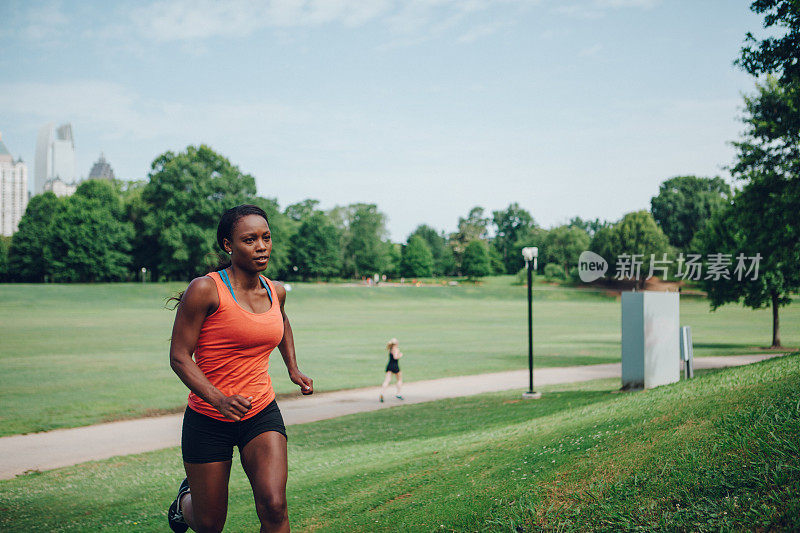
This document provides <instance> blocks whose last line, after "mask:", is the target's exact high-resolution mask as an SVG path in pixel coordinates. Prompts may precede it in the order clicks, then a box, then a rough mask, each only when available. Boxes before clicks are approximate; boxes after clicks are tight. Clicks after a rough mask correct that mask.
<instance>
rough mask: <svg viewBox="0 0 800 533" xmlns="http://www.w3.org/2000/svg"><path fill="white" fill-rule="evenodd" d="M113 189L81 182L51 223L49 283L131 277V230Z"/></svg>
mask: <svg viewBox="0 0 800 533" xmlns="http://www.w3.org/2000/svg"><path fill="white" fill-rule="evenodd" d="M123 214H124V208H123V203H122V198H121V197H120V195H119V192H118V190H117V189H116V188H115V186H114V184H112V183H110V182H108V181H105V180H88V181H84V182H83V183H82V184H81V185H80V186H79V187H78V189H77V191H76V192H75V194H73V195H72V196H70V197H68V198H65V199H64V201H63V202H62V203H61V206H60V209H58V211H56V214H55V216H54V217H53V225H52V229H51V230H52V237H51V243H50V254H51V265H52V276H53V279H54V280H55V281H122V280H125V279H126V278H128V277H129V275H130V273H131V269H130V267H131V255H130V251H131V248H132V246H131V241H132V240H133V225H132V224H131V223H130V222H128V221H127V220H125V218H124V216H123Z"/></svg>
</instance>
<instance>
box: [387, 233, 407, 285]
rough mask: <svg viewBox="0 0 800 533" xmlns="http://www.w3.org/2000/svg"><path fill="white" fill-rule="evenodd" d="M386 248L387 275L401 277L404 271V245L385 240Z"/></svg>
mask: <svg viewBox="0 0 800 533" xmlns="http://www.w3.org/2000/svg"><path fill="white" fill-rule="evenodd" d="M383 244H384V248H385V250H386V252H385V253H386V269H385V272H386V276H387V277H389V278H399V277H401V276H402V275H403V273H402V261H403V250H402V248H403V245H401V244H399V243H394V242H392V241H389V240H386V241H384V242H383Z"/></svg>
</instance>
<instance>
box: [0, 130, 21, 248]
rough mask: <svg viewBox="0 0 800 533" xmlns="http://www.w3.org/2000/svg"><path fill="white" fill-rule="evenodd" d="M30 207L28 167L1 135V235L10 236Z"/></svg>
mask: <svg viewBox="0 0 800 533" xmlns="http://www.w3.org/2000/svg"><path fill="white" fill-rule="evenodd" d="M27 207H28V167H27V165H26V164H25V163H23V162H22V160H21V159H17V160H16V161H15V160H14V157H13V156H12V155H11V153H10V152H9V151H8V148H6V145H5V144H3V138H2V136H0V235H4V236H6V237H10V236H11V235H13V234H14V233H15V232H16V231H17V228H18V227H19V221H20V220H21V219H22V215H23V214H25V208H27Z"/></svg>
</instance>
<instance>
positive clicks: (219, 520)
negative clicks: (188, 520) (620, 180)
mask: <svg viewBox="0 0 800 533" xmlns="http://www.w3.org/2000/svg"><path fill="white" fill-rule="evenodd" d="M194 522H195V526H196V527H197V530H196V531H197V532H198V533H220V532H221V531H222V529H223V528H224V527H225V516H224V515H223V516H222V517H215V516H198V517H195V520H194Z"/></svg>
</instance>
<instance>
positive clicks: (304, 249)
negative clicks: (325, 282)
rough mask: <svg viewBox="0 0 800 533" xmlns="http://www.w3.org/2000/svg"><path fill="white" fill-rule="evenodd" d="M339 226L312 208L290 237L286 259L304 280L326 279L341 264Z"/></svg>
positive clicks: (338, 268)
mask: <svg viewBox="0 0 800 533" xmlns="http://www.w3.org/2000/svg"><path fill="white" fill-rule="evenodd" d="M339 240H340V236H339V230H338V229H337V228H336V226H334V225H333V224H332V223H331V222H330V220H329V219H328V218H327V217H326V216H325V214H324V213H322V212H320V211H316V212H314V213H313V214H310V215H308V214H307V215H306V217H305V220H304V221H303V222H302V224H300V228H299V229H298V230H297V233H296V234H295V235H294V238H293V239H292V246H291V250H290V253H289V262H290V263H291V266H292V268H293V269H294V267H296V268H297V271H296V275H299V276H300V277H301V278H303V279H304V280H308V279H312V278H325V279H330V278H331V277H333V276H335V275H337V274H338V273H339V270H340V269H341V265H342V258H341V250H340V248H339Z"/></svg>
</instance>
